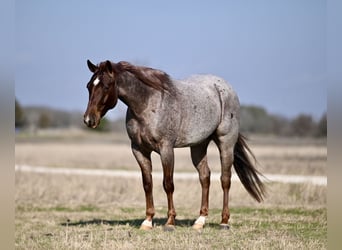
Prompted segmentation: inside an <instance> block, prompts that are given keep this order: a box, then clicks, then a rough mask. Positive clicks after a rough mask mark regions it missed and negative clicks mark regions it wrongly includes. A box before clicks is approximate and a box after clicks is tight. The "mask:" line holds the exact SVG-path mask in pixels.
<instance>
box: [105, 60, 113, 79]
mask: <svg viewBox="0 0 342 250" xmlns="http://www.w3.org/2000/svg"><path fill="white" fill-rule="evenodd" d="M106 69H107V72H108V73H109V75H110V77H113V76H114V70H113V65H112V63H111V62H110V61H108V60H107V61H106Z"/></svg>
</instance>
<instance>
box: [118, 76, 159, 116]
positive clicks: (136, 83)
mask: <svg viewBox="0 0 342 250" xmlns="http://www.w3.org/2000/svg"><path fill="white" fill-rule="evenodd" d="M117 86H118V96H119V99H120V100H121V101H122V102H123V103H125V104H126V105H127V106H128V107H129V108H130V109H131V110H132V111H133V112H134V113H136V114H139V113H141V112H143V111H144V110H145V109H146V108H147V107H148V103H149V100H150V98H151V97H152V96H156V95H157V94H158V92H159V91H158V90H155V89H153V88H151V87H148V86H146V85H145V84H144V83H143V82H141V81H140V80H139V79H137V78H136V77H135V76H134V75H133V74H131V73H129V72H123V73H121V74H120V75H119V79H118V81H117Z"/></svg>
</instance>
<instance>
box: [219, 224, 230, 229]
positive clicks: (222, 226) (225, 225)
mask: <svg viewBox="0 0 342 250" xmlns="http://www.w3.org/2000/svg"><path fill="white" fill-rule="evenodd" d="M220 229H221V230H229V225H228V224H220Z"/></svg>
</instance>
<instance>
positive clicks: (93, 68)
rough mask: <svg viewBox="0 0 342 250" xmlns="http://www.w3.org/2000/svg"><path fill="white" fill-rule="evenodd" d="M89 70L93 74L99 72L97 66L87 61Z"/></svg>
mask: <svg viewBox="0 0 342 250" xmlns="http://www.w3.org/2000/svg"><path fill="white" fill-rule="evenodd" d="M87 64H88V68H89V70H90V71H91V72H93V73H94V72H95V71H96V70H97V66H96V65H94V64H93V63H92V62H91V61H89V60H87Z"/></svg>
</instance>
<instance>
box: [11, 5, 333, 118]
mask: <svg viewBox="0 0 342 250" xmlns="http://www.w3.org/2000/svg"><path fill="white" fill-rule="evenodd" d="M326 8H327V6H326V1H323V0H300V1H298V0H287V1H282V0H260V1H245V0H244V1H223V0H221V1H219V0H217V1H195V0H189V1H181V0H175V1H157V0H150V1H138V0H136V1H133V0H128V1H110V0H101V1H90V0H82V1H81V0H79V1H76V0H73V1H52V0H45V1H39V0H35V1H33V0H17V1H16V2H15V95H16V98H17V100H18V101H19V103H21V104H22V105H36V106H49V107H52V108H58V109H65V110H69V111H81V112H84V111H85V109H86V106H87V101H88V92H87V89H86V84H87V82H88V81H89V79H90V77H91V72H90V71H89V70H88V68H87V64H86V61H87V59H90V60H91V61H92V62H93V63H99V62H101V61H104V60H111V61H113V62H118V61H129V62H131V63H133V64H140V65H147V66H149V67H152V68H158V69H161V70H163V71H165V72H166V73H168V74H169V75H170V76H171V77H173V78H176V79H183V78H186V77H188V76H190V75H192V74H202V73H203V74H214V75H218V76H220V77H223V78H224V79H225V80H227V81H228V82H229V83H230V84H231V85H232V86H233V88H234V89H235V91H236V92H237V94H238V96H239V99H240V102H241V104H243V105H258V106H261V107H264V108H265V109H266V110H267V111H268V112H269V113H272V114H278V115H282V116H285V117H289V118H292V117H295V116H297V115H299V114H301V113H306V114H310V115H312V116H313V117H315V118H317V119H319V118H320V117H321V115H322V114H323V113H324V112H325V111H326V110H327V65H326V64H327V62H326V57H327V36H326V32H327V27H326V22H327V14H326ZM125 110H126V107H125V106H124V104H122V103H120V104H119V105H118V106H117V107H116V108H115V109H114V110H113V111H111V112H110V113H109V115H108V116H109V118H114V119H115V118H118V117H122V116H124V115H125Z"/></svg>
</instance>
